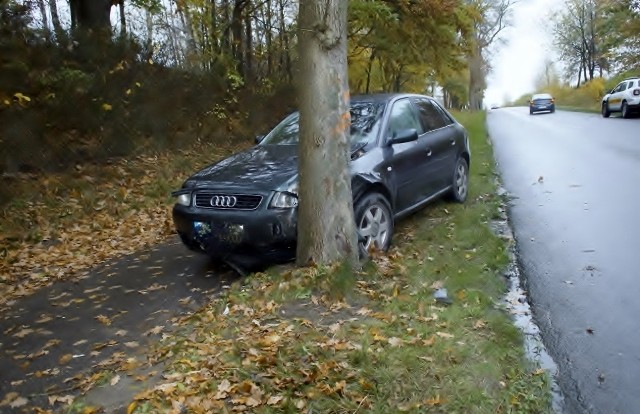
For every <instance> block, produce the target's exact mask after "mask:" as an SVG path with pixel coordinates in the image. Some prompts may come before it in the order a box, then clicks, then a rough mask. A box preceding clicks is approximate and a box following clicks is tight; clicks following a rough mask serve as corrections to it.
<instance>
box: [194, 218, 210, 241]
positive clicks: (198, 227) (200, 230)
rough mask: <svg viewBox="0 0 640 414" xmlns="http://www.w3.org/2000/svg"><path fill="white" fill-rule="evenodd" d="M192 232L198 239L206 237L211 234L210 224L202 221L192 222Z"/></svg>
mask: <svg viewBox="0 0 640 414" xmlns="http://www.w3.org/2000/svg"><path fill="white" fill-rule="evenodd" d="M193 232H194V233H195V235H196V236H199V237H203V236H208V235H210V234H211V224H210V223H205V222H202V221H194V222H193Z"/></svg>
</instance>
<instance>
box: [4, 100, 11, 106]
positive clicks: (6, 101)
mask: <svg viewBox="0 0 640 414" xmlns="http://www.w3.org/2000/svg"><path fill="white" fill-rule="evenodd" d="M3 103H4V104H5V105H6V106H10V105H11V101H10V100H8V99H5V100H4V101H3Z"/></svg>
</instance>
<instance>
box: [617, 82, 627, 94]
mask: <svg viewBox="0 0 640 414" xmlns="http://www.w3.org/2000/svg"><path fill="white" fill-rule="evenodd" d="M625 90H627V82H622V83H621V84H620V88H618V92H622V91H625Z"/></svg>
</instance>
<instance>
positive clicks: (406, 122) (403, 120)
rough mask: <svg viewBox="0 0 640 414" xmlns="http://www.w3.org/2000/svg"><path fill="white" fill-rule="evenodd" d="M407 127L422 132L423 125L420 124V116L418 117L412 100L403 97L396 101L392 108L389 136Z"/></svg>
mask: <svg viewBox="0 0 640 414" xmlns="http://www.w3.org/2000/svg"><path fill="white" fill-rule="evenodd" d="M405 129H415V130H416V131H418V134H422V127H421V126H420V122H419V121H418V118H416V114H415V112H414V110H413V105H411V101H409V100H408V99H401V100H399V101H396V102H395V103H394V104H393V107H392V108H391V114H390V115H389V126H388V127H387V137H393V136H395V135H396V134H397V133H398V132H400V131H402V130H405Z"/></svg>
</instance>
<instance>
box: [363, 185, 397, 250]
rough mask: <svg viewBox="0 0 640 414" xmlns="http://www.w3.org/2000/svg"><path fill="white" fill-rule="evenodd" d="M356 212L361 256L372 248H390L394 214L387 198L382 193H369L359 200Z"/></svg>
mask: <svg viewBox="0 0 640 414" xmlns="http://www.w3.org/2000/svg"><path fill="white" fill-rule="evenodd" d="M354 213H355V214H354V215H355V219H356V230H357V231H358V249H359V250H360V256H361V257H366V256H368V254H369V251H370V250H371V249H378V250H382V251H387V250H389V246H391V237H392V236H393V215H392V213H391V206H390V205H389V202H388V201H387V199H386V198H385V197H384V196H382V195H381V194H378V193H369V194H367V195H365V196H364V197H362V198H361V199H360V200H358V201H357V203H356V205H355V208H354Z"/></svg>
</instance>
